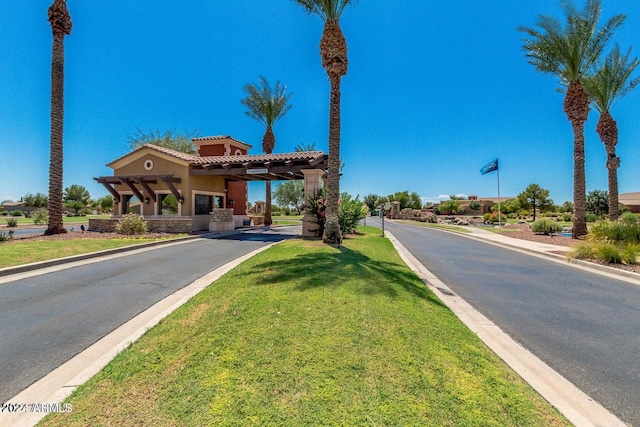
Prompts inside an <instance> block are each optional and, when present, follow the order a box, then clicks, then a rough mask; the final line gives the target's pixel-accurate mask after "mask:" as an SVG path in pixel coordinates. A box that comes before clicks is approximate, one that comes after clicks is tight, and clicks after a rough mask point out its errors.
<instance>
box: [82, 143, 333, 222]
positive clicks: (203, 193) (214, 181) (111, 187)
mask: <svg viewBox="0 0 640 427" xmlns="http://www.w3.org/2000/svg"><path fill="white" fill-rule="evenodd" d="M193 142H194V143H195V144H196V147H197V153H196V154H195V155H192V154H186V153H182V152H179V151H175V150H171V149H168V148H164V147H159V146H156V145H152V144H145V145H143V146H142V147H140V148H138V149H136V150H134V151H132V152H130V153H128V154H126V155H124V156H122V157H120V158H118V159H116V160H114V161H112V162H111V163H109V164H108V165H107V166H109V167H110V168H112V169H113V176H103V177H98V178H95V180H96V181H98V182H99V183H101V184H102V185H104V186H105V188H106V189H107V190H108V191H109V193H111V195H112V196H113V197H114V200H115V206H114V214H115V215H116V216H120V215H123V214H126V213H129V212H135V213H138V214H140V215H143V216H144V217H145V219H146V220H147V222H148V224H149V226H150V228H151V229H158V230H160V231H180V232H186V231H198V230H211V231H219V230H230V229H233V228H235V227H238V226H241V225H246V224H247V223H248V221H249V216H248V215H247V200H248V195H247V181H266V180H289V179H305V191H307V192H310V191H315V190H317V188H316V187H317V186H319V185H320V181H321V179H320V177H321V176H322V175H323V174H324V173H325V170H326V167H327V155H326V154H325V153H323V152H322V151H307V152H295V153H284V154H265V155H249V154H247V152H248V150H249V149H250V148H251V146H250V145H248V144H245V143H244V142H241V141H238V140H236V139H234V138H232V137H231V136H210V137H204V138H194V139H193ZM315 183H317V184H315ZM113 227H115V224H114V220H111V221H109V220H107V221H105V220H102V221H100V220H96V221H93V222H92V224H90V228H92V229H102V230H105V229H106V228H113ZM105 231H106V230H105Z"/></svg>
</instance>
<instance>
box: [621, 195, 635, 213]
mask: <svg viewBox="0 0 640 427" xmlns="http://www.w3.org/2000/svg"><path fill="white" fill-rule="evenodd" d="M618 203H622V204H623V205H625V206H626V207H628V208H629V212H633V213H640V192H635V193H622V194H620V195H618Z"/></svg>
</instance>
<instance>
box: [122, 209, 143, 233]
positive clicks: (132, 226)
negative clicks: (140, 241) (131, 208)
mask: <svg viewBox="0 0 640 427" xmlns="http://www.w3.org/2000/svg"><path fill="white" fill-rule="evenodd" d="M147 231H148V230H147V223H146V222H145V220H144V218H143V217H141V216H140V215H138V214H136V213H129V214H126V215H123V216H122V219H120V221H118V224H117V225H116V233H118V234H127V235H133V234H144V233H146V232H147Z"/></svg>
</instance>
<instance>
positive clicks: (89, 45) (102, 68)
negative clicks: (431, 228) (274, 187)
mask: <svg viewBox="0 0 640 427" xmlns="http://www.w3.org/2000/svg"><path fill="white" fill-rule="evenodd" d="M9 2H10V0H0V3H7V4H6V5H4V7H3V8H2V9H3V14H2V15H0V28H2V29H3V31H2V35H0V52H2V60H1V61H0V147H2V155H1V156H0V200H6V199H13V200H17V199H19V198H20V197H22V196H24V195H25V194H26V193H36V192H42V193H47V192H48V168H49V96H50V92H49V91H50V86H49V85H50V67H51V65H50V64H51V62H50V61H51V30H50V27H49V24H48V22H47V8H48V7H49V5H50V4H51V2H52V1H51V0H29V1H11V2H10V3H11V5H10V6H9V5H8V3H9ZM67 4H68V8H69V11H70V13H71V18H72V21H73V30H72V32H71V35H70V36H68V37H66V38H65V51H66V52H65V53H66V64H65V129H64V146H65V171H64V185H65V187H66V186H69V185H72V184H80V185H83V186H85V187H87V189H88V190H89V191H90V193H91V195H92V197H100V196H103V195H105V194H107V192H106V190H105V189H104V188H103V187H102V186H101V185H99V184H97V183H96V182H95V181H94V180H93V179H92V178H93V177H97V176H102V175H110V174H112V171H111V169H109V168H107V167H106V164H107V163H108V162H110V161H111V160H114V159H116V158H118V157H120V156H121V155H123V154H125V153H127V152H128V146H127V137H128V135H130V134H133V133H135V132H136V129H137V128H140V129H142V130H144V131H147V130H153V129H160V130H165V129H177V130H179V131H180V130H189V131H193V130H198V131H199V132H200V134H201V135H202V136H208V135H231V136H233V137H234V138H236V139H239V140H241V141H243V142H246V143H248V144H251V145H253V149H252V150H251V151H250V153H252V154H260V150H261V140H262V135H263V133H264V128H263V127H262V124H261V123H259V122H256V121H253V120H251V119H250V118H249V117H247V116H246V115H245V114H244V106H243V105H242V104H241V103H240V100H241V99H242V98H243V96H244V92H243V90H242V88H243V86H244V85H245V84H246V83H248V82H250V83H257V80H258V76H259V75H264V76H265V77H266V78H267V79H269V80H270V81H272V82H275V81H277V80H280V81H281V82H282V83H284V84H285V85H287V88H288V89H289V90H290V91H291V92H293V96H292V98H291V103H292V104H293V108H292V109H291V111H290V112H289V113H288V114H287V115H286V116H285V117H284V118H283V119H282V120H281V121H280V122H278V123H277V124H276V126H275V128H274V131H275V135H276V148H275V152H288V151H293V148H294V147H295V146H296V145H298V144H300V143H304V144H310V143H315V144H316V146H317V147H318V148H320V149H323V150H325V151H326V150H327V146H328V145H327V133H328V97H329V83H328V81H327V78H326V74H325V72H324V70H323V69H322V67H321V64H320V57H319V54H318V45H319V40H320V36H321V32H322V21H321V20H320V19H319V18H317V17H315V16H311V15H307V14H306V13H305V12H304V11H303V10H302V8H301V7H300V6H298V5H297V4H296V3H294V2H293V1H289V0H270V1H264V0H262V1H259V0H216V1H210V0H182V1H179V2H177V1H174V0H171V1H169V0H136V1H131V0H108V1H107V0H91V1H86V0H68V1H67ZM559 4H560V2H559V1H558V0H538V1H535V2H534V1H513V0H487V1H475V0H451V1H447V2H436V1H425V0H394V1H388V0H387V1H383V0H361V1H359V2H357V3H356V4H355V6H354V7H350V8H348V9H347V10H346V11H345V12H344V14H343V18H342V21H341V23H342V27H343V31H344V33H345V36H346V38H347V44H348V47H349V71H348V74H347V75H346V76H345V77H344V78H343V80H342V157H343V160H344V162H345V164H346V167H345V169H344V175H343V178H342V181H341V189H342V190H343V191H348V192H349V193H351V194H352V195H354V196H355V195H357V194H359V195H360V196H361V197H363V196H364V195H366V194H369V193H375V194H380V195H387V194H390V193H393V192H396V191H403V190H408V191H410V192H414V191H415V192H417V193H418V194H420V195H421V196H422V197H424V198H436V197H438V196H439V195H448V194H466V195H468V194H475V195H479V196H481V197H482V196H487V197H489V196H496V193H497V180H496V174H495V173H492V174H488V175H484V176H481V175H480V172H479V169H480V168H481V167H482V166H484V165H485V164H486V163H488V162H489V161H491V160H493V159H495V158H499V159H500V190H501V195H502V196H515V195H517V194H518V193H520V192H522V191H523V190H524V189H525V188H526V186H527V185H529V184H531V183H537V184H539V185H541V186H542V187H544V188H547V189H549V190H550V196H551V198H553V199H554V201H555V202H556V203H558V204H559V203H562V202H563V201H565V200H572V198H573V136H572V132H571V126H570V124H569V122H568V121H567V119H566V116H565V115H564V113H563V110H562V99H563V95H562V94H561V93H559V92H557V91H556V89H557V88H558V82H557V80H556V79H555V78H554V77H552V76H548V75H542V74H540V73H538V72H537V71H536V70H535V69H534V67H533V66H531V65H529V64H528V63H527V61H526V59H525V56H524V52H523V49H522V41H521V39H522V37H523V34H522V33H519V32H518V31H517V28H518V27H519V26H533V25H534V24H535V22H536V17H537V15H538V14H548V15H553V16H557V17H559V18H561V19H564V16H563V12H562V9H561V8H560V6H559ZM577 4H578V5H579V6H580V7H582V2H579V3H577ZM617 13H625V14H627V15H628V18H627V21H626V22H625V25H624V27H623V28H622V29H621V30H619V31H618V33H617V35H616V38H615V40H617V41H618V42H619V43H620V44H621V46H622V47H623V48H627V47H629V46H633V47H634V53H635V54H636V55H639V54H640V32H639V31H638V28H640V5H639V4H638V2H637V0H603V16H604V17H605V18H608V17H610V16H612V15H613V14H617ZM639 104H640V90H636V91H635V92H632V93H631V94H630V95H629V96H627V97H626V98H624V99H622V100H621V101H620V103H619V104H618V105H617V106H616V107H615V108H614V110H613V116H614V118H615V119H616V120H617V121H618V127H619V130H620V142H619V144H618V153H619V155H620V157H621V159H622V162H621V167H620V169H619V182H620V192H629V191H640V182H639V181H640V180H639V179H638V178H640V173H639V172H638V167H637V165H638V164H640V109H639V108H638V105H639ZM597 119H598V114H597V112H595V111H592V112H591V114H590V117H589V121H588V122H587V124H586V140H587V142H586V163H587V191H591V190H594V189H601V190H606V188H607V174H606V169H605V152H604V147H603V145H602V143H601V142H600V141H599V139H598V137H597V135H596V133H595V131H594V129H595V124H596V122H597ZM262 191H263V190H262V189H261V188H259V187H257V186H255V185H254V186H252V187H251V188H250V196H249V197H250V200H251V201H255V200H257V199H263V198H264V193H263V192H262Z"/></svg>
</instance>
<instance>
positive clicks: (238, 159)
mask: <svg viewBox="0 0 640 427" xmlns="http://www.w3.org/2000/svg"><path fill="white" fill-rule="evenodd" d="M144 148H148V149H151V150H153V151H157V152H159V153H163V154H166V155H168V156H171V157H174V158H176V159H179V160H183V161H186V162H189V164H190V165H191V166H205V165H224V164H227V163H236V164H237V163H251V162H258V163H260V162H268V161H272V162H273V161H275V162H286V161H289V160H290V161H296V160H297V161H305V160H306V161H312V160H316V159H319V158H320V157H324V156H326V154H325V153H324V152H323V151H297V152H294V153H277V154H258V155H249V154H244V155H239V156H205V157H200V156H196V155H193V154H187V153H183V152H181V151H176V150H172V149H171V148H165V147H160V146H158V145H154V144H144V145H142V146H141V147H139V148H137V149H135V150H134V151H132V152H131V153H127V154H125V155H124V156H121V157H119V158H117V159H116V160H114V161H112V162H111V163H110V164H112V163H115V162H117V161H118V160H121V159H123V158H125V157H127V156H129V155H130V154H132V153H135V152H137V151H140V150H142V149H144Z"/></svg>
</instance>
